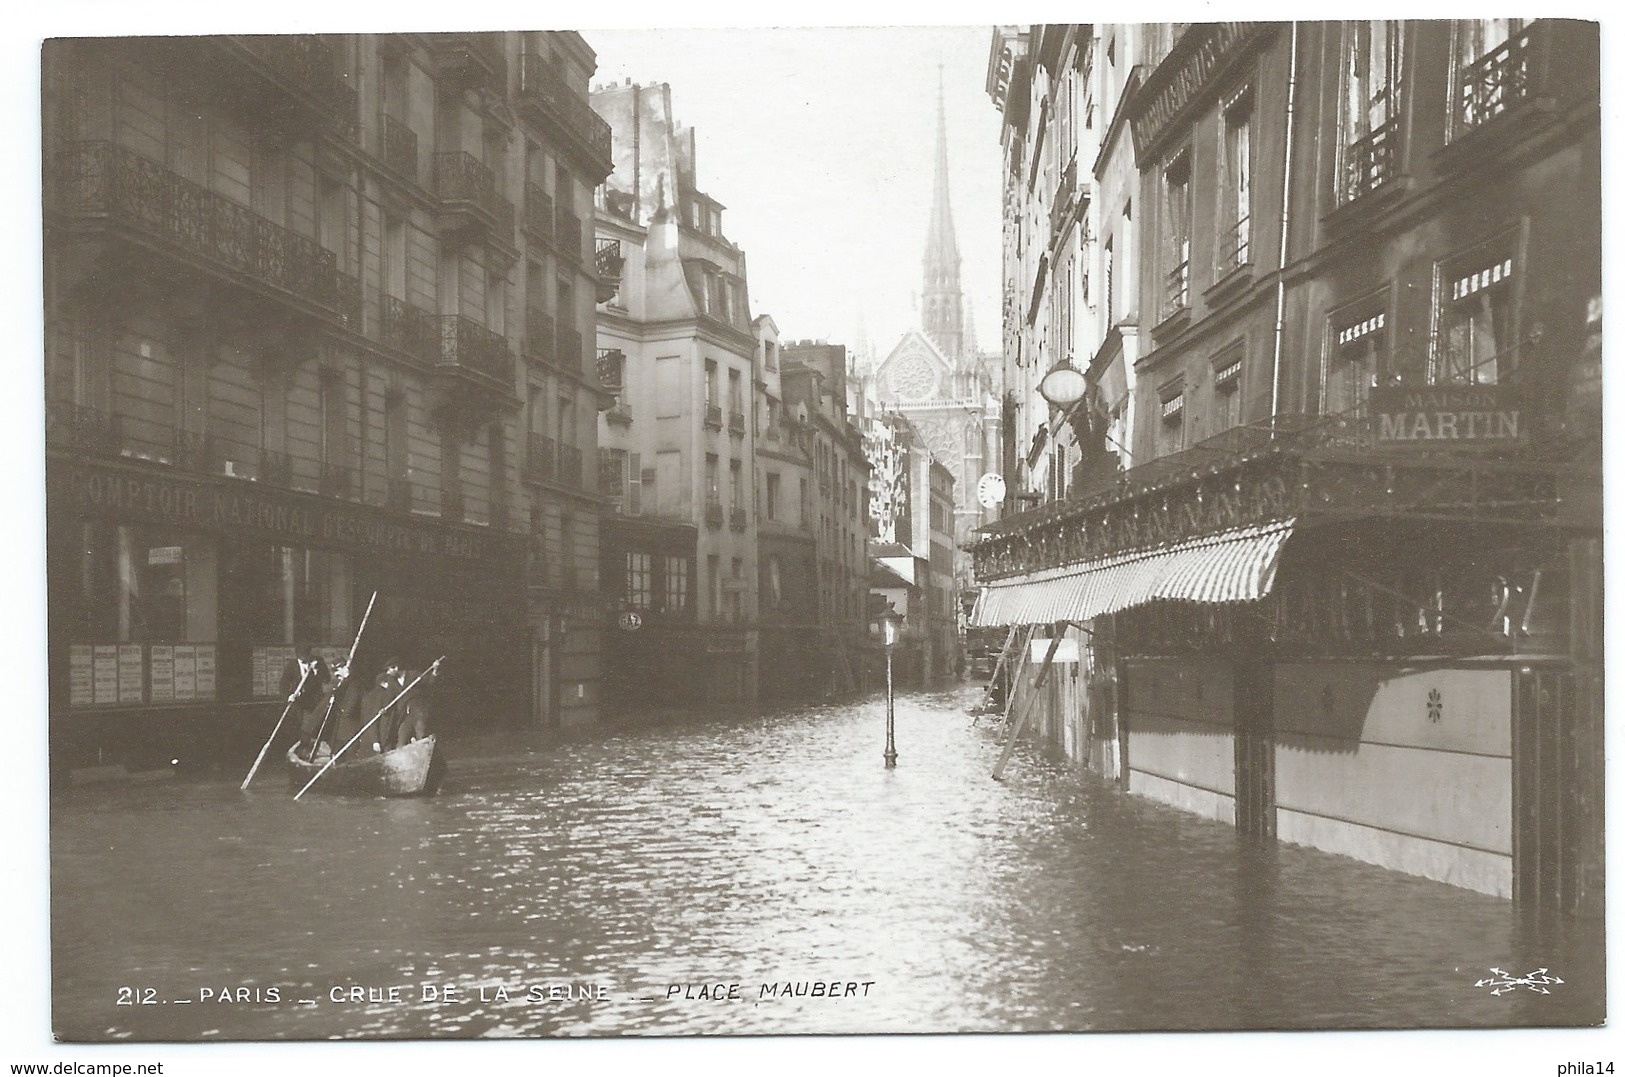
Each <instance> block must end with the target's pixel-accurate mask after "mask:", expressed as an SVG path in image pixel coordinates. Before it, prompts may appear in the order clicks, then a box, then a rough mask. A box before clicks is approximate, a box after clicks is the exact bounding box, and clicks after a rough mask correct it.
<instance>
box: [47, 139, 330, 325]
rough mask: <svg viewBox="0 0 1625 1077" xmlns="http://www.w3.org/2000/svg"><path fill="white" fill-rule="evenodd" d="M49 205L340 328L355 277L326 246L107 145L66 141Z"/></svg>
mask: <svg viewBox="0 0 1625 1077" xmlns="http://www.w3.org/2000/svg"><path fill="white" fill-rule="evenodd" d="M50 168H51V186H50V189H49V191H48V194H49V196H50V204H49V211H50V213H51V214H52V215H53V216H54V217H57V218H59V219H62V220H64V221H65V222H66V223H67V224H68V226H69V227H70V228H72V229H74V230H76V231H83V232H92V233H94V232H102V233H106V234H109V235H112V236H114V237H116V238H119V239H121V240H127V241H130V242H133V243H135V244H137V245H139V246H141V247H142V248H144V249H146V250H149V251H157V252H160V253H163V254H165V255H168V256H170V257H171V258H172V259H174V260H176V261H178V262H182V263H184V264H188V265H200V266H202V267H205V268H206V269H207V270H208V271H210V272H212V273H213V274H214V275H215V276H217V277H218V278H220V279H222V280H224V281H227V282H231V283H241V284H244V285H245V286H246V287H247V288H248V289H250V290H251V291H254V292H256V293H259V294H262V295H265V296H268V297H270V298H273V299H275V300H276V301H277V302H278V303H291V304H292V305H294V306H296V307H304V308H307V309H309V310H311V311H313V312H317V313H320V314H321V315H323V316H325V317H327V318H330V319H332V320H334V321H337V322H339V323H340V324H342V325H345V326H348V327H354V328H359V327H360V325H361V286H360V282H359V281H357V280H356V279H355V278H354V277H352V276H350V275H349V274H347V273H342V272H340V271H339V269H338V262H337V258H336V256H335V255H334V254H333V252H332V251H330V250H328V249H327V248H325V247H323V246H321V245H320V244H318V243H316V242H315V241H314V240H312V239H309V238H307V237H305V236H302V235H299V234H297V233H295V232H291V231H289V230H288V229H286V228H284V227H282V226H281V225H279V224H276V223H274V222H272V221H270V220H268V219H266V218H264V217H261V216H260V215H259V214H257V213H254V212H253V211H252V210H250V209H248V208H246V207H244V206H241V205H239V204H238V203H236V202H233V201H231V200H230V199H227V198H224V197H222V196H220V195H217V194H215V193H214V192H212V191H209V190H207V189H205V188H203V187H200V186H198V185H197V184H195V183H192V182H191V181H190V180H186V179H183V178H181V177H180V176H179V175H177V174H176V173H174V172H171V171H170V170H168V169H167V168H164V167H163V166H162V165H159V164H156V163H154V162H152V161H149V160H147V159H146V158H145V157H142V156H140V155H139V154H136V153H133V152H131V151H130V150H128V149H125V148H124V147H122V146H115V145H113V144H112V143H111V142H99V141H96V142H74V143H69V144H68V145H66V146H64V147H63V148H62V150H61V151H60V152H58V153H57V154H56V155H54V156H53V158H52V159H51V162H50Z"/></svg>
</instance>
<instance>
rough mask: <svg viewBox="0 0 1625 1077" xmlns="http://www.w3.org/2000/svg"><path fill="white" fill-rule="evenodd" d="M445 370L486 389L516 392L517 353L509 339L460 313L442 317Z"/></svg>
mask: <svg viewBox="0 0 1625 1077" xmlns="http://www.w3.org/2000/svg"><path fill="white" fill-rule="evenodd" d="M436 365H437V367H438V369H439V370H440V371H441V372H442V373H447V374H451V375H455V376H459V377H463V378H467V379H468V380H469V381H470V382H471V383H472V384H479V385H482V386H483V387H485V388H491V389H500V390H502V391H503V392H508V393H511V392H512V391H513V353H512V352H510V351H509V350H508V341H507V338H505V337H503V336H502V335H501V334H500V333H493V332H492V331H491V330H489V329H487V328H485V326H483V325H480V324H479V323H478V322H476V321H474V320H473V319H471V318H465V317H463V316H462V315H460V314H445V315H441V317H440V356H439V361H438V363H437V364H436Z"/></svg>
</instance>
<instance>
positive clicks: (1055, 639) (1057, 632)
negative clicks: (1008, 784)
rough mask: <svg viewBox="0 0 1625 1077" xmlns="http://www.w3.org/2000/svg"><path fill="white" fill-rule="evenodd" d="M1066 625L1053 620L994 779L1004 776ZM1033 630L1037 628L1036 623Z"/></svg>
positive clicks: (1013, 693) (1059, 645)
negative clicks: (1046, 646)
mask: <svg viewBox="0 0 1625 1077" xmlns="http://www.w3.org/2000/svg"><path fill="white" fill-rule="evenodd" d="M1067 625H1068V622H1066V621H1056V622H1055V625H1054V629H1053V631H1054V635H1053V636H1051V637H1050V641H1049V650H1048V651H1046V652H1045V654H1044V664H1043V665H1042V666H1041V667H1040V668H1039V670H1038V679H1037V680H1035V681H1033V691H1032V695H1030V696H1028V697H1027V705H1026V706H1025V707H1023V708H1021V717H1020V718H1019V719H1018V720H1017V721H1016V724H1015V725H1014V726H1012V727H1011V729H1010V736H1009V739H1007V740H1006V741H1005V742H1004V753H1003V754H1002V755H1000V756H999V762H998V765H997V766H995V767H994V768H993V780H994V781H1001V780H1002V779H1003V778H1004V768H1005V766H1006V765H1007V764H1008V763H1009V762H1010V757H1011V756H1012V755H1014V754H1015V750H1016V739H1017V738H1018V737H1020V736H1021V731H1022V729H1023V728H1024V727H1025V726H1026V725H1027V719H1028V718H1029V717H1031V716H1032V713H1033V707H1034V705H1036V703H1037V701H1038V698H1039V696H1040V695H1041V694H1042V693H1041V692H1040V691H1039V690H1040V689H1042V688H1043V687H1044V681H1045V680H1047V679H1048V678H1049V671H1050V667H1051V665H1052V664H1053V663H1054V661H1055V652H1056V651H1058V650H1060V647H1061V637H1062V636H1064V635H1065V634H1066V629H1067ZM1034 630H1035V631H1036V630H1037V626H1036V625H1035V626H1034ZM1028 639H1029V640H1031V637H1030V636H1029V637H1028ZM1010 694H1011V695H1012V696H1014V695H1015V691H1014V690H1012V691H1011V693H1010Z"/></svg>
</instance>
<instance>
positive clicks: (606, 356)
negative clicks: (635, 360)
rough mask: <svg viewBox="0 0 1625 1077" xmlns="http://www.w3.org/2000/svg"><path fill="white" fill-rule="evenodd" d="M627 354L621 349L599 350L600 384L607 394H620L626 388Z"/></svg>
mask: <svg viewBox="0 0 1625 1077" xmlns="http://www.w3.org/2000/svg"><path fill="white" fill-rule="evenodd" d="M625 377H626V353H625V352H623V351H621V349H619V348H599V349H598V384H599V385H600V386H602V387H603V389H604V391H605V392H607V393H617V394H618V393H620V391H621V390H622V389H623V388H624V387H625Z"/></svg>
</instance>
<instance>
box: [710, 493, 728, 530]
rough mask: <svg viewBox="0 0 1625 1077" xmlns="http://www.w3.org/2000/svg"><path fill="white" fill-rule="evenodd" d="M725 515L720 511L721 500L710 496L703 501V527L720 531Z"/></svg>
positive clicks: (713, 495)
mask: <svg viewBox="0 0 1625 1077" xmlns="http://www.w3.org/2000/svg"><path fill="white" fill-rule="evenodd" d="M724 516H725V514H724V513H723V511H722V500H721V499H720V498H718V497H717V496H716V495H715V494H712V495H711V496H710V497H708V498H707V499H706V501H705V526H706V527H709V528H710V529H711V530H713V531H720V530H722V521H723V519H724Z"/></svg>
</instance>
